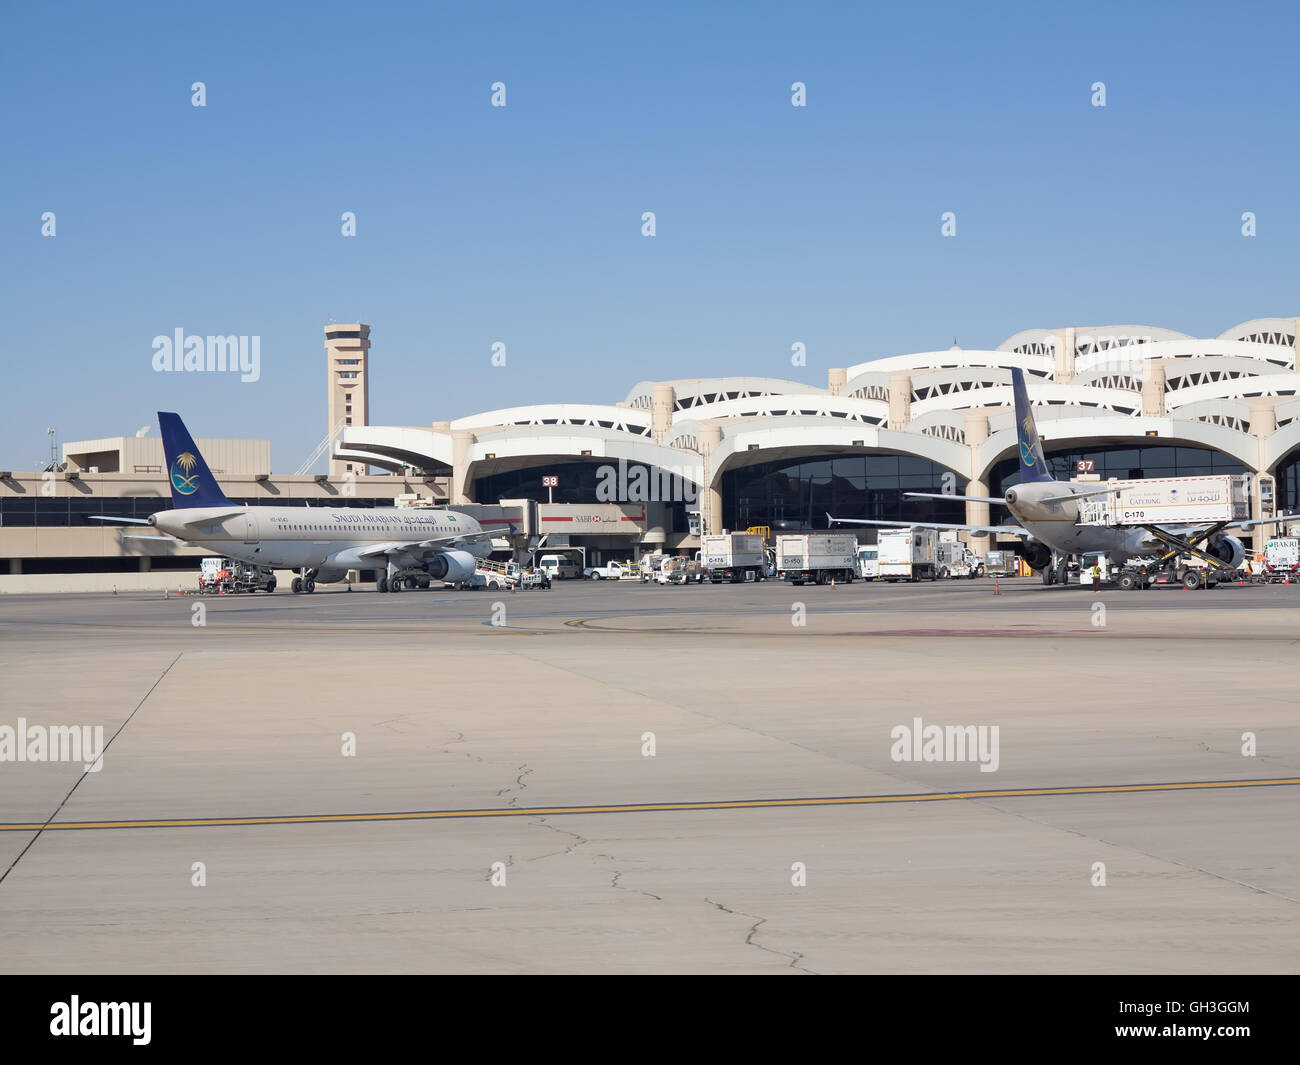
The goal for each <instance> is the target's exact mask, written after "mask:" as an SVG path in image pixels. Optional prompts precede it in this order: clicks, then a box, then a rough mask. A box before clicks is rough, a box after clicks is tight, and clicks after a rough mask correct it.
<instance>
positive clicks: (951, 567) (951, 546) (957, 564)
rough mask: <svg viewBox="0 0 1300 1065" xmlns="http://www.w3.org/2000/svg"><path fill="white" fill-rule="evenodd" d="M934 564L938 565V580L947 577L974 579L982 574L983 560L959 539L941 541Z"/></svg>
mask: <svg viewBox="0 0 1300 1065" xmlns="http://www.w3.org/2000/svg"><path fill="white" fill-rule="evenodd" d="M936 564H937V566H938V567H939V579H940V580H947V579H948V578H949V577H953V578H956V577H969V578H972V579H974V578H975V577H983V576H984V562H983V560H982V559H981V558H980V557H979V555H977V554H975V552H974V551H972V550H971V549H970V548H969V547H967V546H966V545H965V544H963V543H962V542H961V541H960V540H945V541H941V542H940V543H939V549H938V561H937V563H936Z"/></svg>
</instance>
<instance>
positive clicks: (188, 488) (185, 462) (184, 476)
mask: <svg viewBox="0 0 1300 1065" xmlns="http://www.w3.org/2000/svg"><path fill="white" fill-rule="evenodd" d="M198 464H199V460H198V459H196V458H195V457H194V456H193V455H192V454H190V453H189V452H188V451H182V452H181V453H180V454H179V455H177V456H176V461H175V462H174V463H173V464H172V487H173V488H175V489H176V491H178V492H180V494H181V495H183V496H188V495H193V494H194V493H195V492H197V491H198V490H199V486H198V484H197V481H198V479H199V475H198V474H197V473H193V472H192V471H193V469H194V467H195V466H197V465H198Z"/></svg>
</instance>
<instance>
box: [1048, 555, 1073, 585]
mask: <svg viewBox="0 0 1300 1065" xmlns="http://www.w3.org/2000/svg"><path fill="white" fill-rule="evenodd" d="M1042 572H1043V586H1044V587H1050V586H1051V585H1053V584H1069V583H1070V556H1069V555H1064V556H1062V555H1052V561H1050V562H1049V563H1047V565H1045V566H1044V567H1043V571H1042Z"/></svg>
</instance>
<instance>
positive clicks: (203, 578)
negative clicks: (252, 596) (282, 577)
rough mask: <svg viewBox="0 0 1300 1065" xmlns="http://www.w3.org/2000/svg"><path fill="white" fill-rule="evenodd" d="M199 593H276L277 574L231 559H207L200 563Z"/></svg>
mask: <svg viewBox="0 0 1300 1065" xmlns="http://www.w3.org/2000/svg"><path fill="white" fill-rule="evenodd" d="M199 591H200V592H206V593H208V594H213V595H235V594H237V593H239V592H258V591H267V592H273V591H275V573H274V571H273V570H271V569H268V568H267V567H266V566H255V565H253V564H252V563H251V562H241V561H239V560H238V559H231V558H205V559H202V560H201V561H200V562H199Z"/></svg>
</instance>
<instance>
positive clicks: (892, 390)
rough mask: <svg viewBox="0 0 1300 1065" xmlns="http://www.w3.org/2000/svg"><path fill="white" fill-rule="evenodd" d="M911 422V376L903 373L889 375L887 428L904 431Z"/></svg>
mask: <svg viewBox="0 0 1300 1065" xmlns="http://www.w3.org/2000/svg"><path fill="white" fill-rule="evenodd" d="M911 421H912V375H911V374H910V373H907V372H905V371H900V372H897V373H891V374H890V375H889V428H891V429H906V428H907V427H908V425H909V424H911Z"/></svg>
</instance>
